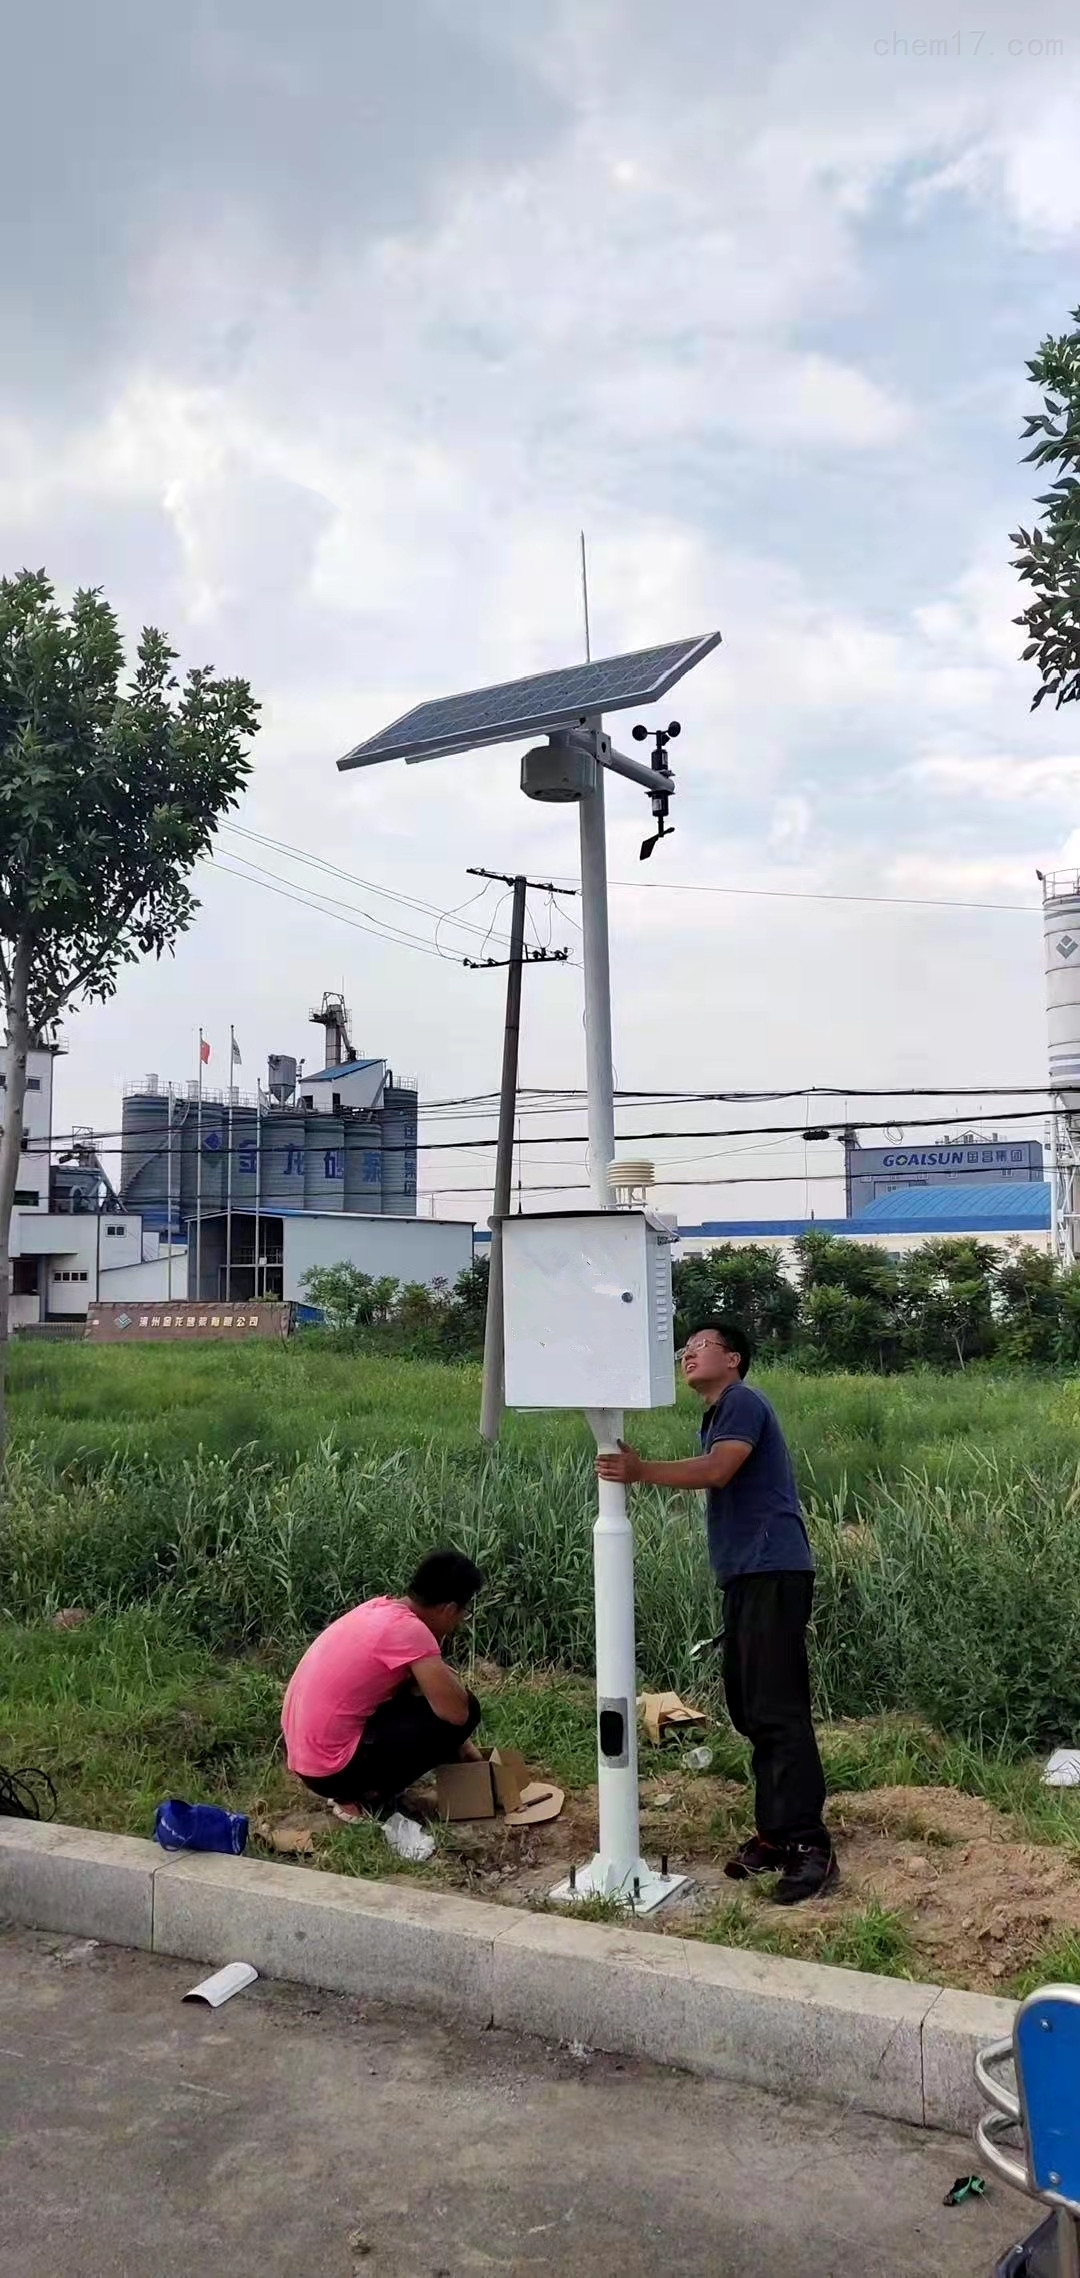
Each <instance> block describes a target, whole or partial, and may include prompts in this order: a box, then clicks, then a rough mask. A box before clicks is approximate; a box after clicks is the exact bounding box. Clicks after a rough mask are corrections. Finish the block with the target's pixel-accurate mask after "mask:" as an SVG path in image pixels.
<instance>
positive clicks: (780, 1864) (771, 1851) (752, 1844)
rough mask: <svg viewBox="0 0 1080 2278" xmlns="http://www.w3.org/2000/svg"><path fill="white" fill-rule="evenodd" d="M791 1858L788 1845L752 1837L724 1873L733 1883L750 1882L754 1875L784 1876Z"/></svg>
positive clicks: (758, 1836)
mask: <svg viewBox="0 0 1080 2278" xmlns="http://www.w3.org/2000/svg"><path fill="white" fill-rule="evenodd" d="M790 1856H791V1846H790V1844H788V1843H768V1842H766V1840H765V1837H764V1835H751V1837H750V1840H749V1842H748V1843H742V1844H740V1846H739V1849H738V1850H737V1851H736V1853H735V1856H734V1858H733V1859H729V1860H728V1862H727V1865H726V1867H725V1868H724V1873H725V1874H726V1875H727V1876H728V1877H729V1878H730V1880H731V1881H732V1882H733V1883H745V1882H749V1881H750V1878H751V1876H752V1875H779V1874H782V1873H783V1871H784V1868H785V1867H786V1866H787V1863H788V1860H789V1858H790Z"/></svg>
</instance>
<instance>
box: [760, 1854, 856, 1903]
mask: <svg viewBox="0 0 1080 2278" xmlns="http://www.w3.org/2000/svg"><path fill="white" fill-rule="evenodd" d="M839 1880H840V1869H839V1867H838V1866H837V1864H836V1853H835V1851H834V1850H833V1848H832V1845H831V1844H830V1845H829V1848H828V1850H827V1851H823V1850H822V1848H821V1845H820V1843H793V1844H792V1846H791V1850H790V1852H789V1854H788V1863H787V1866H786V1867H785V1869H784V1872H783V1874H782V1875H781V1877H780V1880H779V1882H778V1883H777V1886H776V1889H775V1890H774V1892H773V1894H772V1895H773V1897H774V1899H775V1900H776V1904H777V1906H798V1905H800V1904H801V1902H802V1900H803V1899H804V1898H827V1897H828V1895H829V1892H830V1891H831V1890H835V1888H836V1885H837V1883H838V1882H839Z"/></svg>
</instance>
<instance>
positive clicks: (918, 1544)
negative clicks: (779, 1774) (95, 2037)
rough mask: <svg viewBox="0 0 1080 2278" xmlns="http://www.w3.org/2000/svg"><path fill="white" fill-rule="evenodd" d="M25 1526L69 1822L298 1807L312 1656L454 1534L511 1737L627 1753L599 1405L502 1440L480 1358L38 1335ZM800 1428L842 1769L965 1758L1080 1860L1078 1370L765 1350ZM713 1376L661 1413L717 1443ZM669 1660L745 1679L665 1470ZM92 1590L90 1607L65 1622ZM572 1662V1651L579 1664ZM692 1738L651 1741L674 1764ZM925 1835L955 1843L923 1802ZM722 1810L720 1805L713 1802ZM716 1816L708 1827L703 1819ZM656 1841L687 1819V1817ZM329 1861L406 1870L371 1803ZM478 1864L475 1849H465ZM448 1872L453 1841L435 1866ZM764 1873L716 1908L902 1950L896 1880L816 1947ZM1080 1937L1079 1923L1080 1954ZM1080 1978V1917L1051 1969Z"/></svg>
mask: <svg viewBox="0 0 1080 2278" xmlns="http://www.w3.org/2000/svg"><path fill="white" fill-rule="evenodd" d="M11 1376H12V1401H13V1418H14V1438H13V1449H12V1454H11V1457H10V1460H9V1463H8V1467H7V1470H6V1473H5V1482H4V1485H5V1504H4V1525H3V1529H2V1531H0V1734H2V1736H3V1738H2V1741H0V1757H2V1758H3V1760H4V1761H5V1762H6V1763H9V1764H14V1765H18V1764H34V1763H38V1764H41V1765H42V1766H43V1767H44V1768H45V1769H46V1770H47V1771H49V1772H50V1773H51V1774H52V1776H53V1778H54V1779H55V1780H56V1784H57V1787H58V1789H59V1792H60V1809H61V1815H62V1816H67V1817H69V1818H73V1819H81V1820H83V1821H85V1822H88V1823H90V1824H94V1825H98V1826H102V1827H110V1828H116V1829H123V1830H130V1831H132V1832H137V1833H147V1832H149V1830H150V1828H151V1826H152V1823H153V1810H154V1806H155V1805H156V1804H157V1803H158V1802H159V1801H160V1800H161V1799H162V1798H163V1797H164V1796H167V1795H169V1794H181V1795H183V1794H188V1795H192V1796H199V1797H201V1798H205V1799H206V1800H211V1801H218V1802H221V1803H224V1804H226V1805H227V1806H229V1807H231V1808H233V1809H243V1810H246V1811H248V1812H249V1814H250V1815H251V1816H252V1817H253V1818H254V1817H257V1816H258V1815H260V1814H261V1813H263V1812H266V1813H271V1814H272V1813H273V1812H275V1811H276V1810H278V1809H279V1808H280V1807H281V1806H282V1804H283V1803H284V1801H285V1799H286V1797H287V1795H288V1794H289V1792H290V1791H289V1789H288V1786H287V1782H286V1777H285V1773H284V1770H283V1766H282V1760H281V1754H280V1746H279V1739H278V1713H279V1705H280V1696H281V1689H282V1684H283V1682H284V1679H285V1678H286V1677H287V1675H288V1672H289V1670H290V1668H291V1667H292V1665H293V1663H294V1661H295V1658H296V1656H297V1653H298V1651H299V1650H300V1649H301V1648H302V1647H303V1646H304V1645H305V1644H306V1643H307V1641H308V1639H309V1638H310V1637H311V1636H312V1635H313V1633H314V1632H315V1631H316V1630H318V1629H319V1628H320V1627H322V1626H323V1624H324V1623H325V1622H326V1621H327V1620H328V1619H330V1618H332V1616H333V1615H334V1614H335V1613H337V1612H338V1611H340V1610H341V1607H342V1606H343V1605H344V1604H347V1603H351V1602H353V1601H354V1600H355V1599H356V1598H357V1597H359V1596H361V1595H363V1594H365V1593H366V1592H368V1591H370V1590H373V1589H378V1588H400V1587H402V1586H403V1584H404V1582H405V1580H406V1578H407V1575H408V1572H409V1570H410V1568H411V1566H412V1565H413V1564H414V1563H415V1561H416V1559H417V1558H418V1556H419V1555H420V1554H421V1553H422V1552H423V1551H424V1550H426V1549H428V1548H430V1547H431V1544H432V1542H433V1541H436V1540H440V1539H441V1540H444V1541H445V1540H453V1541H455V1542H458V1543H459V1544H460V1545H461V1547H462V1548H463V1549H465V1550H467V1551H469V1552H470V1553H471V1554H472V1555H473V1556H474V1557H475V1558H477V1560H478V1561H479V1563H480V1564H481V1565H482V1566H483V1567H484V1569H485V1572H486V1574H487V1577H488V1582H487V1587H486V1588H485V1591H484V1592H483V1594H482V1596H481V1598H480V1599H479V1601H478V1603H477V1607H476V1610H475V1615H474V1619H473V1621H472V1623H471V1625H470V1629H469V1632H468V1635H467V1637H466V1638H465V1639H464V1640H463V1647H464V1650H465V1652H467V1653H468V1654H470V1655H471V1656H473V1657H474V1658H476V1659H478V1660H481V1661H485V1662H488V1663H492V1664H495V1665H496V1669H497V1672H500V1673H499V1674H498V1675H497V1677H496V1678H495V1679H493V1680H492V1681H485V1682H484V1683H483V1685H482V1690H483V1692H484V1695H485V1702H486V1710H487V1718H486V1730H487V1733H488V1736H489V1737H490V1738H491V1739H492V1740H493V1741H495V1742H497V1741H499V1740H500V1739H505V1740H513V1741H514V1742H515V1744H517V1745H518V1746H520V1747H521V1748H522V1749H523V1750H524V1752H525V1754H526V1755H527V1757H528V1758H529V1759H530V1760H531V1761H532V1762H534V1763H536V1764H537V1765H543V1766H544V1767H545V1768H546V1769H548V1770H549V1771H550V1772H551V1773H552V1775H553V1776H554V1777H555V1778H556V1779H558V1781H559V1782H560V1784H561V1785H563V1786H565V1787H566V1788H567V1789H568V1790H571V1791H573V1790H575V1789H580V1788H581V1787H582V1786H583V1785H585V1784H587V1783H589V1782H591V1780H592V1778H593V1776H594V1770H595V1736H594V1711H593V1704H592V1699H591V1693H590V1687H589V1684H588V1672H589V1671H590V1669H591V1667H592V1654H593V1585H592V1550H591V1528H592V1514H593V1508H594V1485H593V1478H592V1460H591V1447H590V1442H589V1439H588V1435H587V1432H586V1429H585V1426H584V1424H583V1422H582V1420H581V1419H580V1418H575V1417H565V1416H564V1417H551V1416H525V1417H512V1418H510V1419H508V1424H507V1430H506V1435H505V1440H504V1443H503V1444H502V1445H501V1446H500V1447H499V1448H498V1449H497V1450H495V1451H489V1450H486V1449H484V1448H482V1447H481V1445H480V1443H479V1441H478V1438H477V1432H476V1422H477V1410H478V1398H479V1379H478V1372H477V1371H476V1370H475V1369H474V1368H472V1367H471V1366H466V1365H463V1366H447V1365H438V1364H434V1363H432V1364H427V1363H419V1362H415V1361H411V1360H406V1359H394V1358H388V1357H386V1356H373V1355H370V1354H362V1353H361V1354H352V1353H347V1352H342V1351H341V1350H340V1349H337V1348H336V1347H335V1346H334V1345H333V1343H332V1342H330V1341H327V1340H325V1339H321V1338H319V1337H317V1336H311V1337H299V1338H297V1339H295V1340H293V1342H292V1343H291V1344H290V1345H288V1346H283V1347H280V1348H279V1347H276V1346H250V1347H237V1348H230V1347H221V1346H217V1347H208V1346H203V1347H188V1348H172V1347H142V1348H133V1349H131V1350H124V1351H116V1350H115V1349H107V1348H95V1347H92V1346H85V1347H83V1346H69V1345H62V1346H42V1345H26V1346H20V1345H18V1344H16V1346H15V1348H14V1349H13V1352H12V1361H11ZM761 1381H762V1383H763V1385H764V1388H765V1389H766V1390H767V1391H768V1392H769V1393H770V1395H771V1396H772V1398H773V1399H774V1401H775V1403H776V1406H777V1408H778V1411H779V1413H780V1416H781V1420H782V1422H783V1424H784V1427H785V1430H786V1432H787V1434H788V1436H789V1439H790V1442H791V1445H792V1448H793V1451H794V1455H795V1460H796V1465H797V1469H798V1471H799V1475H800V1479H801V1482H802V1485H803V1489H804V1492H805V1495H806V1498H807V1507H808V1514H809V1520H810V1526H811V1532H812V1535H813V1538H814V1542H815V1548H816V1552H817V1556H818V1590H817V1600H816V1614H815V1628H814V1639H813V1664H814V1680H815V1688H816V1696H817V1708H818V1714H819V1718H820V1721H821V1726H822V1749H823V1755H824V1758H825V1764H826V1770H827V1775H828V1780H829V1785H830V1789H831V1790H832V1792H833V1793H834V1794H837V1795H842V1794H843V1793H844V1792H845V1791H854V1790H867V1789H876V1788H883V1789H886V1788H888V1789H896V1788H904V1789H908V1790H912V1791H914V1790H918V1789H919V1788H920V1787H924V1788H925V1787H932V1786H951V1787H954V1788H958V1789H960V1790H963V1791H965V1792H968V1793H971V1794H973V1795H978V1796H982V1797H984V1798H986V1799H987V1800H988V1801H989V1802H990V1803H992V1804H993V1805H995V1806H996V1807H997V1808H998V1809H999V1810H1000V1811H1001V1812H1003V1813H1004V1814H1006V1815H1007V1817H1008V1819H1009V1820H1010V1822H1011V1825H1012V1828H1013V1830H1014V1832H1019V1833H1022V1834H1023V1835H1024V1836H1026V1837H1027V1838H1028V1839H1030V1840H1033V1841H1036V1842H1042V1843H1055V1844H1061V1845H1065V1846H1066V1847H1068V1848H1069V1849H1070V1850H1071V1851H1072V1852H1074V1853H1075V1854H1076V1856H1077V1859H1078V1860H1080V1794H1073V1793H1070V1791H1068V1790H1061V1789H1046V1788H1043V1787H1042V1785H1041V1779H1040V1762H1039V1758H1040V1757H1041V1756H1042V1755H1044V1754H1045V1752H1046V1750H1047V1749H1048V1747H1049V1746H1051V1745H1054V1744H1056V1743H1058V1742H1060V1741H1061V1740H1062V1739H1064V1738H1067V1737H1068V1736H1069V1735H1071V1734H1073V1733H1075V1731H1076V1730H1077V1729H1080V1592H1078V1591H1076V1589H1075V1588H1074V1586H1073V1577H1074V1576H1075V1574H1076V1572H1077V1571H1078V1570H1080V1469H1078V1453H1080V1385H1078V1384H1077V1383H1076V1382H1075V1381H1069V1382H1062V1381H1055V1380H1051V1379H1049V1378H1047V1379H1039V1378H1037V1377H1034V1376H1031V1375H1026V1376H1024V1377H1022V1378H1021V1377H1019V1376H1015V1377H1009V1376H1007V1375H1003V1374H999V1375H995V1374H993V1373H992V1372H989V1371H986V1372H980V1371H977V1370H969V1371H968V1372H966V1374H965V1375H963V1376H956V1377H950V1378H946V1377H940V1376H933V1375H930V1374H926V1375H913V1376H909V1377H904V1378H898V1379H891V1380H874V1379H870V1378H855V1377H821V1376H814V1377H800V1376H799V1375H798V1374H797V1373H796V1372H794V1371H791V1370H775V1371H773V1372H771V1374H767V1375H765V1376H763V1378H762V1379H761ZM694 1422H695V1411H694V1407H693V1404H692V1403H691V1402H689V1401H688V1400H687V1398H685V1397H683V1398H682V1399H681V1401H680V1405H679V1408H678V1409H677V1410H676V1411H674V1412H661V1413H658V1414H654V1415H651V1416H648V1417H645V1418H640V1419H636V1420H634V1421H633V1422H632V1424H631V1427H630V1429H631V1433H632V1436H633V1437H634V1438H635V1440H636V1441H637V1442H638V1443H639V1444H641V1445H642V1446H644V1447H645V1448H646V1449H647V1450H648V1451H649V1452H652V1453H655V1454H664V1453H674V1452H676V1451H683V1450H685V1448H686V1447H687V1445H688V1444H692V1434H693V1429H694ZM635 1537H636V1557H637V1573H636V1588H637V1617H638V1649H639V1667H640V1673H641V1676H642V1679H643V1680H644V1681H645V1682H647V1683H655V1684H658V1685H661V1686H669V1685H676V1686H677V1687H678V1688H679V1689H680V1690H681V1691H683V1692H684V1694H685V1696H686V1697H687V1698H688V1699H689V1698H697V1699H699V1700H701V1702H702V1705H704V1706H705V1707H706V1708H715V1707H716V1706H717V1705H718V1700H719V1673H718V1669H717V1666H716V1664H715V1662H710V1661H709V1660H708V1659H706V1661H705V1662H704V1663H702V1662H695V1661H694V1660H692V1658H691V1646H692V1645H693V1644H694V1642H695V1641H696V1640H697V1639H698V1638H700V1637H702V1636H704V1635H707V1634H708V1632H709V1631H710V1630H711V1629H712V1628H713V1627H714V1626H715V1600H714V1595H713V1590H712V1584H711V1581H710V1578H709V1575H708V1571H707V1565H706V1558H705V1545H704V1530H703V1527H702V1523H701V1514H700V1510H699V1507H698V1504H697V1500H696V1499H695V1498H692V1497H690V1496H675V1497H663V1496H661V1495H659V1494H656V1493H652V1492H640V1493H638V1494H637V1495H636V1496H635ZM66 1605H77V1606H80V1607H82V1608H84V1609H86V1610H87V1611H88V1612H89V1614H90V1616H91V1618H90V1619H89V1620H88V1621H87V1622H86V1623H85V1624H84V1625H83V1626H82V1627H81V1628H79V1629H75V1630H71V1631H65V1632H56V1631H54V1630H52V1629H51V1628H50V1627H49V1626H48V1617H49V1615H50V1614H51V1613H53V1612H55V1611H56V1610H57V1609H58V1608H60V1607H62V1606H66ZM568 1673H569V1674H568ZM710 1740H711V1750H712V1761H711V1766H710V1769H711V1771H712V1772H713V1773H714V1774H715V1775H719V1776H722V1777H726V1778H727V1779H728V1780H729V1781H731V1782H733V1783H740V1784H739V1785H738V1786H737V1787H736V1786H733V1787H732V1789H731V1790H730V1792H729V1795H728V1797H727V1799H726V1800H725V1801H724V1803H723V1804H722V1806H721V1807H720V1808H719V1809H717V1811H716V1812H715V1815H714V1823H713V1826H712V1829H711V1840H712V1842H713V1844H714V1847H715V1849H716V1850H717V1851H719V1850H720V1848H721V1846H723V1845H725V1844H726V1843H727V1842H728V1841H729V1840H730V1839H731V1837H732V1836H733V1835H735V1836H737V1835H741V1833H743V1832H744V1831H745V1823H746V1817H747V1810H746V1802H745V1800H744V1799H745V1798H746V1793H747V1791H746V1788H745V1784H744V1783H745V1780H746V1775H747V1758H746V1749H745V1747H744V1745H743V1743H742V1742H741V1741H740V1740H739V1739H738V1737H737V1736H736V1735H735V1734H734V1733H733V1732H732V1731H731V1729H730V1727H729V1726H728V1725H727V1724H726V1723H724V1722H722V1721H718V1722H717V1723H716V1725H715V1726H714V1727H713V1730H712V1733H711V1735H710ZM669 1761H670V1759H660V1758H656V1759H655V1760H652V1759H650V1758H648V1757H646V1758H645V1759H644V1760H643V1765H642V1769H643V1773H644V1774H645V1775H646V1777H647V1776H648V1775H649V1773H650V1771H653V1772H656V1771H659V1770H660V1768H661V1764H662V1763H665V1764H666V1763H667V1762H669ZM905 1808H906V1809H907V1810H908V1812H909V1818H910V1832H911V1833H912V1834H914V1835H916V1836H917V1837H918V1840H919V1841H920V1842H929V1841H930V1840H932V1837H931V1836H929V1835H927V1833H926V1831H925V1828H924V1827H923V1826H922V1825H921V1823H920V1820H919V1814H918V1809H917V1805H916V1804H915V1802H914V1801H912V1802H911V1803H910V1805H907V1804H905ZM690 1816H691V1817H693V1814H691V1815H690ZM696 1824H697V1822H696V1821H695V1825H696ZM654 1839H655V1831H654ZM318 1855H319V1860H320V1863H322V1864H325V1865H330V1866H334V1867H336V1868H337V1869H338V1870H339V1871H342V1872H350V1873H369V1874H370V1873H376V1872H385V1871H386V1855H385V1850H384V1847H383V1845H382V1839H381V1837H380V1836H379V1835H378V1833H377V1832H376V1831H375V1830H373V1829H371V1828H367V1829H364V1828H360V1829H356V1830H348V1831H346V1830H344V1829H339V1830H335V1831H327V1832H326V1833H322V1832H320V1834H319V1837H318ZM446 1863H447V1862H445V1861H444V1862H443V1864H444V1866H445V1865H446ZM412 1871H414V1872H419V1873H422V1874H423V1873H428V1874H429V1875H434V1876H436V1877H437V1876H438V1874H439V1872H440V1860H439V1858H438V1857H437V1858H436V1860H435V1861H433V1862H432V1865H431V1867H430V1868H429V1869H419V1870H412ZM810 1927H811V1926H810V1925H805V1926H803V1928H802V1929H801V1930H800V1932H799V1933H798V1936H797V1938H796V1933H795V1931H794V1930H793V1929H792V1928H791V1927H790V1926H787V1925H785V1924H784V1922H783V1921H782V1920H777V1919H776V1918H775V1917H773V1916H772V1915H771V1914H770V1913H769V1912H768V1911H767V1910H765V1909H756V1908H754V1907H753V1906H752V1905H748V1904H747V1902H746V1901H745V1900H744V1899H742V1898H740V1899H738V1900H732V1901H731V1902H729V1903H728V1904H726V1905H725V1906H723V1907H720V1908H718V1909H717V1910H716V1912H715V1915H714V1917H713V1925H712V1928H711V1930H710V1935H716V1936H717V1937H720V1938H722V1939H723V1941H724V1942H726V1943H732V1942H734V1943H737V1944H738V1943H742V1944H753V1945H756V1946H760V1947H761V1948H762V1950H771V1951H781V1952H783V1951H798V1952H800V1953H804V1954H805V1953H806V1952H807V1951H808V1950H812V1951H813V1953H814V1957H815V1958H817V1959H820V1960H824V1961H832V1962H834V1963H836V1964H837V1965H838V1966H843V1967H858V1968H876V1969H881V1970H885V1971H888V1972H889V1973H891V1974H897V1973H900V1974H903V1972H904V1970H905V1969H906V1968H907V1966H908V1955H909V1949H908V1946H907V1944H906V1942H905V1940H906V1934H905V1932H904V1928H903V1923H902V1921H901V1920H900V1918H899V1917H897V1916H895V1915H892V1914H890V1913H889V1912H888V1910H884V1909H881V1908H875V1907H874V1906H868V1907H865V1908H862V1909H860V1910H858V1911H856V1912H855V1913H854V1914H849V1915H845V1916H844V1917H843V1919H840V1918H838V1919H837V1920H836V1921H835V1922H834V1923H832V1924H831V1925H829V1926H828V1928H827V1929H822V1930H821V1932H820V1936H819V1934H818V1931H817V1930H816V1929H815V1930H814V1932H813V1939H812V1944H811V1948H808V1946H807V1944H806V1942H805V1940H806V1935H807V1934H808V1933H809V1930H810ZM1074 1947H1075V1950H1074ZM1055 1971H1056V1974H1058V1975H1062V1976H1070V1975H1076V1976H1077V1977H1078V1978H1080V1942H1074V1941H1072V1940H1066V1941H1064V1944H1063V1945H1062V1946H1061V1949H1060V1951H1059V1950H1058V1949H1057V1948H1052V1949H1050V1951H1049V1952H1048V1954H1047V1955H1044V1956H1043V1957H1041V1958H1040V1960H1039V1963H1038V1965H1037V1968H1036V1976H1037V1977H1038V1978H1039V1979H1040V1980H1042V1981H1045V1979H1046V1977H1047V1975H1048V1974H1050V1975H1052V1974H1054V1973H1055Z"/></svg>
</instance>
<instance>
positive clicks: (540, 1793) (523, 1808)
mask: <svg viewBox="0 0 1080 2278" xmlns="http://www.w3.org/2000/svg"><path fill="white" fill-rule="evenodd" d="M565 1801H566V1798H565V1796H564V1794H563V1791H562V1789H561V1788H557V1787H554V1786H553V1785H552V1783H551V1782H550V1781H549V1780H530V1782H529V1785H528V1787H527V1788H523V1789H522V1791H521V1802H520V1804H519V1805H518V1808H517V1810H516V1811H508V1812H507V1814H506V1824H507V1826H508V1827H539V1826H540V1825H541V1824H542V1822H543V1821H544V1820H545V1819H557V1818H558V1816H559V1813H560V1811H561V1810H562V1807H563V1804H564V1803H565Z"/></svg>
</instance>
